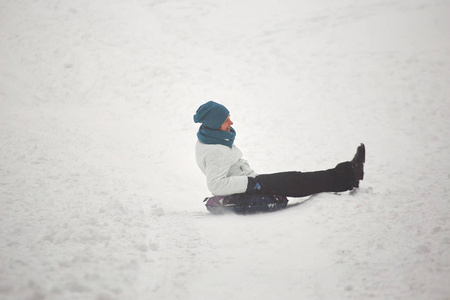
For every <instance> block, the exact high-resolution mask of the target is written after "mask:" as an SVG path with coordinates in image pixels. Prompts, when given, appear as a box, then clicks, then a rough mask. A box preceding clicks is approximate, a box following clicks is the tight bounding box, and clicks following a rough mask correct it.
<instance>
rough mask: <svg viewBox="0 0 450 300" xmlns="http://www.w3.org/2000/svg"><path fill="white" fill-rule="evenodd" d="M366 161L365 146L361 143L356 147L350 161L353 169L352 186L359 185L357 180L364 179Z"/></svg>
mask: <svg viewBox="0 0 450 300" xmlns="http://www.w3.org/2000/svg"><path fill="white" fill-rule="evenodd" d="M365 162H366V148H365V147H364V144H362V143H361V145H360V146H358V148H357V149H356V154H355V156H354V157H353V159H352V160H351V161H350V163H351V164H352V169H353V175H354V176H353V180H352V186H353V187H359V181H360V180H363V179H364V163H365Z"/></svg>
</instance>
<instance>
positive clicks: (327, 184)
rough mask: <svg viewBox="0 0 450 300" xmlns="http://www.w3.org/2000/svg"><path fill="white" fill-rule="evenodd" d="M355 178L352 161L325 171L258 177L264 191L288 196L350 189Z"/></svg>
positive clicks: (284, 173) (353, 185)
mask: <svg viewBox="0 0 450 300" xmlns="http://www.w3.org/2000/svg"><path fill="white" fill-rule="evenodd" d="M355 179H356V178H355V172H354V168H352V163H351V162H343V163H340V164H338V165H337V166H336V167H335V168H334V169H329V170H325V171H316V172H304V173H303V172H282V173H274V174H263V175H259V176H257V177H256V180H257V181H258V183H259V184H260V185H261V191H262V192H264V193H268V194H274V195H282V196H286V197H304V196H309V195H312V194H317V193H322V192H343V191H348V190H351V189H353V187H355V186H356V185H355ZM357 181H359V180H357Z"/></svg>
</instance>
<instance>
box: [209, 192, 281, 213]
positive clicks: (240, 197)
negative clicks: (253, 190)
mask: <svg viewBox="0 0 450 300" xmlns="http://www.w3.org/2000/svg"><path fill="white" fill-rule="evenodd" d="M203 202H206V204H205V206H206V208H207V209H208V211H210V212H211V213H213V214H216V215H221V214H224V213H230V212H231V213H236V214H250V213H257V212H268V211H276V210H280V209H282V208H285V207H286V205H287V203H288V199H287V198H286V197H284V196H278V195H247V194H235V195H230V196H212V197H206V198H205V200H204V201H203Z"/></svg>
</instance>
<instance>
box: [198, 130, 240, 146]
mask: <svg viewBox="0 0 450 300" xmlns="http://www.w3.org/2000/svg"><path fill="white" fill-rule="evenodd" d="M197 137H198V139H199V141H200V142H202V143H203V144H212V145H214V144H220V145H224V146H228V147H230V148H231V147H232V146H233V142H234V139H235V138H236V131H235V130H234V129H233V127H231V129H230V131H222V130H213V129H210V128H208V127H206V126H204V125H202V126H200V129H199V130H198V132H197Z"/></svg>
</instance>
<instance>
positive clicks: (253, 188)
mask: <svg viewBox="0 0 450 300" xmlns="http://www.w3.org/2000/svg"><path fill="white" fill-rule="evenodd" d="M260 191H261V185H260V184H259V182H258V181H257V180H256V179H255V178H253V177H248V184H247V190H246V191H245V192H246V193H247V194H257V193H258V192H260Z"/></svg>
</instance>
